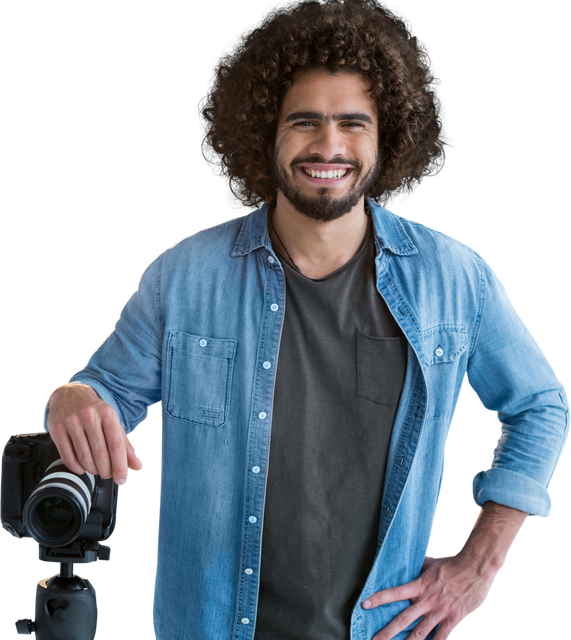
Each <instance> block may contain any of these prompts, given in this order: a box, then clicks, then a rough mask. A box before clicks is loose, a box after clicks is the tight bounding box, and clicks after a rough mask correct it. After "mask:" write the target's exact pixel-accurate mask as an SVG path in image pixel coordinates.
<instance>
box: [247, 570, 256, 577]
mask: <svg viewBox="0 0 571 640" xmlns="http://www.w3.org/2000/svg"><path fill="white" fill-rule="evenodd" d="M246 573H247V574H248V575H249V576H251V575H252V574H253V573H254V572H253V571H252V569H246Z"/></svg>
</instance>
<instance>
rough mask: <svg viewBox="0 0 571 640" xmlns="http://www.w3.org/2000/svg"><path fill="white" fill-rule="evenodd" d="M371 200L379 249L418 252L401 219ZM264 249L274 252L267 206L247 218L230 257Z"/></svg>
mask: <svg viewBox="0 0 571 640" xmlns="http://www.w3.org/2000/svg"><path fill="white" fill-rule="evenodd" d="M367 201H368V203H369V207H370V210H371V214H372V216H373V225H374V229H375V237H376V239H377V243H378V245H379V247H380V248H381V249H388V250H389V251H390V252H391V253H394V254H395V255H398V256H410V255H413V254H415V253H418V249H417V248H416V246H415V245H414V244H413V242H412V240H411V239H410V238H409V236H408V234H407V232H406V231H405V229H404V226H403V224H402V221H401V219H400V218H399V217H398V216H395V214H394V213H391V212H390V211H389V210H388V209H385V208H384V207H381V205H379V204H377V203H376V202H374V201H373V200H371V199H370V198H367ZM261 247H265V248H266V249H267V250H268V251H270V252H272V243H271V240H270V235H269V233H268V205H267V203H265V204H264V205H262V206H261V207H260V208H259V209H257V210H256V211H253V212H252V213H251V214H250V215H247V216H245V217H244V220H243V222H242V228H241V229H240V233H239V234H238V237H237V238H236V243H235V244H234V249H233V250H232V253H231V254H230V255H232V256H243V255H246V254H248V253H250V252H251V251H254V249H259V248H261Z"/></svg>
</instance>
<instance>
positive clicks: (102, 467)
mask: <svg viewBox="0 0 571 640" xmlns="http://www.w3.org/2000/svg"><path fill="white" fill-rule="evenodd" d="M87 439H88V440H89V446H90V448H91V454H92V456H93V459H94V461H95V475H100V476H101V477H102V478H110V477H111V476H112V475H113V474H112V471H111V460H110V458H109V452H108V451H107V442H106V440H105V436H104V435H103V428H102V426H101V424H100V423H99V421H97V423H94V424H92V426H91V427H90V428H89V429H88V430H87ZM90 471H91V470H90ZM91 473H93V471H91Z"/></svg>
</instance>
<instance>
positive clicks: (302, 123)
mask: <svg viewBox="0 0 571 640" xmlns="http://www.w3.org/2000/svg"><path fill="white" fill-rule="evenodd" d="M293 126H294V127H313V126H314V124H313V122H309V120H300V121H299V122H295V123H294V125H293Z"/></svg>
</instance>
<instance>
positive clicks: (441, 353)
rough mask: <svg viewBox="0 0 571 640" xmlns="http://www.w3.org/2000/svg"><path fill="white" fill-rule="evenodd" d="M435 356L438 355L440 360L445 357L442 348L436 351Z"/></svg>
mask: <svg viewBox="0 0 571 640" xmlns="http://www.w3.org/2000/svg"><path fill="white" fill-rule="evenodd" d="M434 353H435V355H437V356H438V357H439V358H440V356H443V355H444V351H442V349H441V348H440V347H438V349H436V351H435V352H434Z"/></svg>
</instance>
